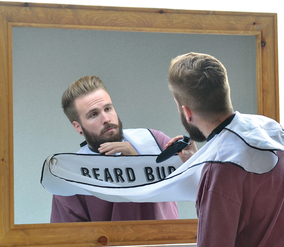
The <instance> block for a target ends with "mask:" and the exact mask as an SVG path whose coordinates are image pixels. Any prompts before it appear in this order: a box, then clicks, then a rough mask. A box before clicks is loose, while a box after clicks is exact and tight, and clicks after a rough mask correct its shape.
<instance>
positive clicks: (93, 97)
mask: <svg viewBox="0 0 284 247" xmlns="http://www.w3.org/2000/svg"><path fill="white" fill-rule="evenodd" d="M105 105H112V101H111V98H110V95H109V94H108V93H107V92H106V91H105V90H103V89H98V90H95V91H92V92H90V93H88V94H85V95H82V96H80V97H78V98H77V99H76V100H75V106H76V108H77V109H78V110H79V109H80V108H82V109H86V108H93V107H103V106H105Z"/></svg>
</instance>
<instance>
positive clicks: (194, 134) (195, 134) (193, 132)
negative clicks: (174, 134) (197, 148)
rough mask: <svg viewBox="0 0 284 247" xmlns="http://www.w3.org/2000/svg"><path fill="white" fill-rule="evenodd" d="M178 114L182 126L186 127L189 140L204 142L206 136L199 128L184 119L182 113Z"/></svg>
mask: <svg viewBox="0 0 284 247" xmlns="http://www.w3.org/2000/svg"><path fill="white" fill-rule="evenodd" d="M180 116H181V122H182V124H183V126H184V128H185V129H186V131H187V132H188V134H189V136H190V139H191V140H193V141H197V142H204V141H206V137H205V136H204V134H203V133H202V132H201V131H200V130H199V128H198V127H196V126H194V125H193V124H190V123H188V122H187V121H186V118H185V116H184V114H183V113H181V114H180Z"/></svg>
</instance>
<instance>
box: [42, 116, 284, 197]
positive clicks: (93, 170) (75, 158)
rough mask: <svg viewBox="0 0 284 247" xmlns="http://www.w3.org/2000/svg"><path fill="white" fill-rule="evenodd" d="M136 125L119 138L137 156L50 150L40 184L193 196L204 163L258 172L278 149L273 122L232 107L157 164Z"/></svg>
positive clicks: (111, 193) (58, 189)
mask: <svg viewBox="0 0 284 247" xmlns="http://www.w3.org/2000/svg"><path fill="white" fill-rule="evenodd" d="M140 130H141V129H138V131H137V133H138V132H139V134H138V136H140V138H137V139H136V138H135V132H136V131H135V129H132V130H130V131H129V133H130V132H131V136H132V137H134V138H133V139H134V140H130V139H128V138H130V137H127V134H126V135H125V137H126V139H127V140H129V141H130V143H131V144H132V141H133V143H135V144H132V145H133V146H134V147H135V149H136V150H138V153H139V154H141V155H138V156H102V155H88V154H56V155H52V156H50V157H48V158H47V159H46V161H45V163H44V166H43V170H42V178H41V183H42V185H43V186H44V187H45V189H47V190H48V191H49V192H51V193H52V194H57V195H65V196H69V195H74V194H83V195H94V196H96V197H98V198H101V199H103V200H108V201H112V202H130V201H132V202H162V201H195V199H196V196H197V190H198V183H199V179H200V175H201V172H202V168H203V166H204V164H206V163H209V162H215V163H232V164H235V165H238V166H240V167H242V168H243V169H244V170H245V171H247V172H252V173H256V174H263V173H267V172H269V171H270V170H272V169H273V168H274V167H275V166H276V165H277V162H278V156H277V154H276V151H278V150H282V151H283V150H284V132H283V129H282V127H281V126H280V125H279V124H278V123H277V122H276V121H274V120H271V119H269V118H266V117H263V116H258V115H249V114H240V113H238V112H236V115H235V117H234V119H233V120H232V122H231V123H230V124H229V125H227V126H226V127H225V128H224V129H223V130H222V131H221V132H220V133H219V134H217V135H215V136H214V137H213V138H212V139H211V140H210V141H209V142H207V143H206V144H205V145H204V146H203V147H202V148H201V149H200V150H198V152H196V153H195V154H194V155H193V156H192V157H191V158H190V159H189V160H188V161H187V162H185V163H184V164H182V163H181V161H180V158H179V157H178V156H177V155H175V156H173V157H171V158H170V159H168V160H166V161H164V162H162V163H159V164H157V163H156V158H157V155H158V154H159V153H160V150H159V149H158V148H157V145H155V143H154V141H155V140H154V138H152V139H151V138H150V137H149V136H148V134H147V131H148V130H146V131H145V132H144V130H141V132H140ZM126 132H127V130H126ZM129 136H130V135H129ZM147 136H148V137H149V138H146V140H147V146H146V149H143V139H144V138H145V137H147ZM135 139H136V140H137V141H136V142H135ZM155 146H156V148H154V147H155ZM139 148H141V150H140V151H139ZM151 151H152V154H150V153H149V152H151Z"/></svg>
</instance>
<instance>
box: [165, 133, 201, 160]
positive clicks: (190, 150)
mask: <svg viewBox="0 0 284 247" xmlns="http://www.w3.org/2000/svg"><path fill="white" fill-rule="evenodd" d="M182 138H183V136H182V135H179V136H176V137H174V138H173V139H171V140H170V141H169V142H168V143H167V144H166V146H165V148H167V147H168V146H170V145H172V144H173V143H174V142H175V141H177V140H180V139H182ZM197 150H198V149H197V146H196V144H195V142H194V141H190V144H189V145H188V146H187V147H186V148H184V149H183V150H181V151H180V152H179V153H178V156H179V157H180V159H181V160H182V162H186V161H187V160H188V159H189V158H190V157H191V156H192V155H194V154H195V153H196V152H197Z"/></svg>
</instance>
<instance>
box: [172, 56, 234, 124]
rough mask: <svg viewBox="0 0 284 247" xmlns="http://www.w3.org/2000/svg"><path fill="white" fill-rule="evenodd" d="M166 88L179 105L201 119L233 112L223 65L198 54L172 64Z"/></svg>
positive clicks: (212, 58)
mask: <svg viewBox="0 0 284 247" xmlns="http://www.w3.org/2000/svg"><path fill="white" fill-rule="evenodd" d="M169 88H170V90H171V91H172V93H173V95H174V97H175V98H176V100H177V101H178V103H179V104H180V106H181V105H186V106H187V107H188V108H190V109H191V110H193V111H195V112H196V113H198V114H199V115H200V116H202V117H203V118H204V119H208V118H212V117H213V118H214V117H218V116H223V115H226V114H228V113H229V112H232V111H233V106H232V103H231V98H230V86H229V83H228V78H227V71H226V68H225V67H224V65H223V64H222V63H221V62H220V61H219V60H217V59H216V58H214V57H212V56H210V55H207V54H201V53H193V52H191V53H187V54H184V55H181V56H178V57H176V58H175V59H173V60H172V61H171V65H170V68H169Z"/></svg>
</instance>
